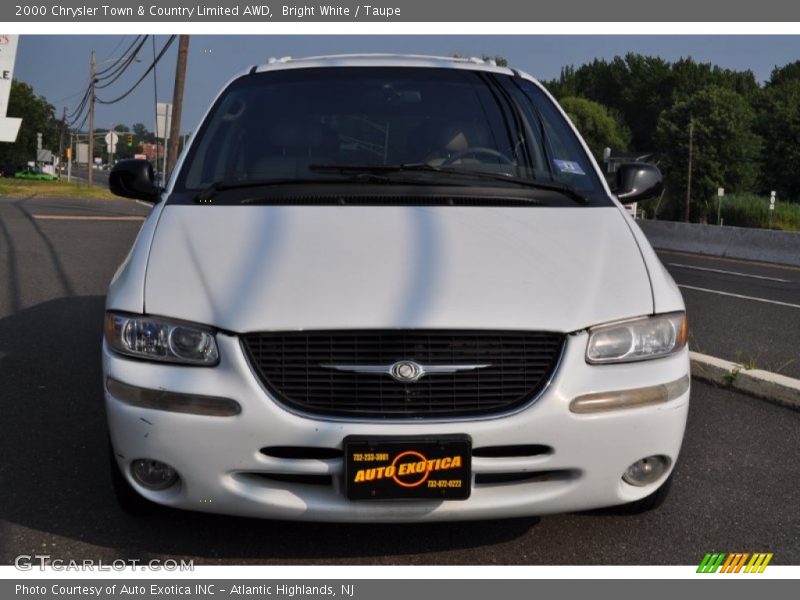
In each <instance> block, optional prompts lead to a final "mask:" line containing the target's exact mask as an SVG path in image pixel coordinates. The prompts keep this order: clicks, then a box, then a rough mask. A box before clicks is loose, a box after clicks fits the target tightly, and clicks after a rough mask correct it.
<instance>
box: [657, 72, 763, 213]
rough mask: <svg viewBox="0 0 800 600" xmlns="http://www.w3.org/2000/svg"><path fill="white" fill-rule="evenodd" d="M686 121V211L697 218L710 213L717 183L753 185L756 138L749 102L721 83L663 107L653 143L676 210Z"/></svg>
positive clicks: (738, 188)
mask: <svg viewBox="0 0 800 600" xmlns="http://www.w3.org/2000/svg"><path fill="white" fill-rule="evenodd" d="M690 122H692V123H693V124H694V136H693V150H692V187H691V199H692V206H691V210H692V218H693V219H697V218H701V217H703V216H706V215H707V214H708V213H709V212H710V207H711V204H710V201H711V200H712V199H713V198H714V197H715V195H716V194H715V192H716V189H717V187H724V188H726V189H727V190H730V191H732V192H746V191H751V190H752V189H753V186H754V184H755V181H756V175H757V172H758V157H759V152H760V138H759V137H758V135H756V134H755V133H754V131H753V127H754V124H755V111H754V110H753V108H752V106H751V105H750V104H749V103H748V102H747V100H746V99H745V98H744V97H743V96H742V95H741V94H738V93H736V92H734V91H732V90H729V89H726V88H724V87H719V86H709V87H707V88H705V89H703V90H701V91H699V92H697V93H696V94H694V95H692V96H691V97H690V98H689V99H687V100H684V101H682V102H678V103H676V104H675V105H674V106H673V107H672V108H670V109H669V110H667V111H664V113H663V114H662V115H661V117H660V119H659V121H658V128H657V139H656V141H657V145H658V147H659V148H660V149H661V151H662V152H663V158H662V162H661V164H662V167H663V171H664V174H665V176H666V179H667V192H668V194H669V195H670V198H671V199H672V200H673V206H675V207H676V210H675V212H676V213H677V214H681V211H680V210H679V209H678V208H677V207H680V206H683V202H684V198H685V195H686V184H687V171H688V156H689V129H690Z"/></svg>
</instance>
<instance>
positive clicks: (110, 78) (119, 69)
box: [95, 35, 150, 88]
mask: <svg viewBox="0 0 800 600" xmlns="http://www.w3.org/2000/svg"><path fill="white" fill-rule="evenodd" d="M148 37H150V36H147V35H146V36H144V37H143V38H142V41H141V42H140V43H139V45H138V46H136V48H134V49H133V52H131V54H130V56H128V57H127V58H126V59H125V62H123V63H122V64H120V65H119V66H118V67H117V68H116V70H114V71H113V72H109V73H108V74H107V75H106V76H105V77H98V78H95V88H106V87H108V86H110V85H111V84H112V83H114V82H115V81H116V80H117V79H119V78H120V77H121V76H122V74H123V73H125V71H127V70H128V67H130V66H131V65H132V64H133V62H134V61H135V60H136V57H137V55H138V54H139V51H140V50H141V49H142V46H144V43H145V42H146V41H147V38H148ZM106 80H108V81H106ZM101 81H102V82H103V85H97V83H99V82H101Z"/></svg>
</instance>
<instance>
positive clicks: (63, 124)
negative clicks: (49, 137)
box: [58, 106, 67, 165]
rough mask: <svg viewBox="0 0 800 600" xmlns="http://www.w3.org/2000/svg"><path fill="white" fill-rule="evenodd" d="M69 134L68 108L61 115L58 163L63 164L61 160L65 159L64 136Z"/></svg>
mask: <svg viewBox="0 0 800 600" xmlns="http://www.w3.org/2000/svg"><path fill="white" fill-rule="evenodd" d="M66 132H67V107H66V106H65V107H64V112H63V113H62V115H61V135H59V136H58V163H59V165H60V164H61V159H62V158H63V157H64V135H65V134H66Z"/></svg>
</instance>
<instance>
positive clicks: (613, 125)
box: [561, 96, 631, 160]
mask: <svg viewBox="0 0 800 600" xmlns="http://www.w3.org/2000/svg"><path fill="white" fill-rule="evenodd" d="M561 107H562V108H563V109H564V111H565V112H566V113H567V114H568V115H569V118H570V119H571V120H572V122H573V123H574V124H575V127H577V128H578V131H580V133H581V136H583V139H584V140H586V143H587V144H588V145H589V149H590V150H591V151H592V154H594V156H595V158H596V159H597V160H602V157H603V149H604V148H606V147H609V148H611V149H613V150H615V151H620V150H627V149H628V145H629V144H630V137H631V134H630V130H629V129H628V128H627V127H626V126H625V125H624V124H623V123H621V122H620V119H619V118H618V117H615V116H614V115H613V114H612V113H611V112H610V111H609V110H608V109H607V108H606V107H605V106H603V105H602V104H599V103H598V102H593V101H592V100H587V99H586V98H578V97H574V96H573V97H568V98H562V99H561Z"/></svg>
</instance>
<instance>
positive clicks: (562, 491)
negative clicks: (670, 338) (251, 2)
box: [103, 333, 689, 522]
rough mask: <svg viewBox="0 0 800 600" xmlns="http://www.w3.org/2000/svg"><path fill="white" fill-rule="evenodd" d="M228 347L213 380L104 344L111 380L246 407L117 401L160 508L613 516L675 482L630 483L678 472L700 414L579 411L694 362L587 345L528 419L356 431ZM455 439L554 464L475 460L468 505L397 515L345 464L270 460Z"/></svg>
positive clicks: (130, 453)
mask: <svg viewBox="0 0 800 600" xmlns="http://www.w3.org/2000/svg"><path fill="white" fill-rule="evenodd" d="M217 342H218V345H219V350H220V357H221V360H220V364H219V365H218V366H217V367H214V368H192V367H181V366H174V365H166V364H157V363H148V362H142V361H136V360H131V359H127V358H123V357H121V356H119V355H116V354H114V353H112V352H111V351H110V350H109V349H108V347H107V346H106V345H105V343H104V347H103V368H104V373H105V375H106V376H107V377H112V378H114V379H117V380H119V381H121V382H124V383H127V384H130V385H135V386H140V387H143V388H152V389H166V390H170V391H175V392H184V393H194V394H203V395H211V396H221V397H227V398H232V399H235V400H236V401H237V402H239V403H240V405H241V407H242V411H241V413H240V414H239V415H236V416H232V417H209V416H198V415H190V414H181V413H174V412H166V411H160V410H151V409H144V408H137V407H134V406H131V405H128V404H125V403H123V402H121V401H120V400H118V399H117V398H114V397H113V396H111V395H110V394H109V393H108V391H107V390H106V393H105V398H106V410H107V415H108V422H109V429H110V433H111V440H112V444H113V447H114V452H115V454H116V459H117V462H118V464H119V466H120V468H121V469H122V472H123V473H124V474H125V477H126V478H127V480H128V481H129V482H130V483H131V485H132V486H133V487H134V488H135V489H137V490H138V491H139V492H140V493H141V494H142V495H143V496H145V497H146V498H148V499H150V500H152V501H155V502H158V503H161V504H165V505H168V506H172V507H175V508H182V509H189V510H198V511H206V512H215V513H224V514H231V515H240V516H251V517H262V518H276V519H288V520H311V521H345V522H355V521H362V522H378V521H383V522H393V521H434V520H466V519H490V518H506V517H520V516H530V515H544V514H549V513H562V512H568V511H575V510H584V509H591V508H599V507H604V506H613V505H618V504H623V503H626V502H632V501H635V500H638V499H640V498H642V497H644V496H647V495H648V494H650V493H652V492H653V491H655V490H656V489H657V488H658V487H659V486H660V485H661V484H662V483H663V482H664V480H665V479H666V477H667V476H668V475H669V471H668V472H667V473H665V474H664V476H662V478H661V479H659V480H658V481H656V482H655V483H653V484H651V485H648V486H644V487H634V486H631V485H629V484H627V483H625V482H623V481H622V474H623V472H624V471H625V469H626V468H627V467H628V466H629V465H630V464H631V463H633V462H635V461H637V460H639V459H641V458H644V457H646V456H650V455H664V456H667V457H668V458H669V459H670V470H671V469H672V467H673V466H674V464H675V461H676V460H677V458H678V452H679V450H680V446H681V441H682V439H683V432H684V428H685V424H686V416H687V413H688V405H689V392H688V391H687V392H686V393H684V394H683V395H681V396H680V397H679V398H677V399H675V400H672V401H670V402H667V403H664V404H660V405H656V406H650V407H643V408H633V409H624V410H618V411H613V412H608V413H596V414H575V413H572V412H570V411H569V402H570V401H571V400H572V399H573V398H575V397H576V396H579V395H582V394H588V393H592V392H600V391H609V390H620V389H633V388H639V387H647V386H652V385H655V384H659V383H667V382H671V381H675V380H677V379H680V378H681V377H684V376H686V375H688V374H689V353H688V349H684V350H683V351H681V352H680V353H678V354H675V355H673V356H670V357H667V358H663V359H658V360H653V361H647V362H640V363H631V364H620V365H602V366H591V365H587V364H586V362H585V360H584V351H585V348H586V334H585V333H583V334H576V335H571V336H569V337H568V340H567V343H566V347H565V350H564V355H563V357H562V361H561V365H560V367H559V369H558V370H557V372H556V374H555V376H554V378H553V380H552V382H551V384H550V386H549V387H548V388H547V389H546V390H545V391H544V393H543V394H542V395H541V396H540V397H539V398H538V400H537V401H536V402H535V403H533V404H532V405H531V406H529V407H528V408H526V409H524V410H521V411H518V412H516V413H514V414H510V415H506V416H497V417H493V418H480V419H475V420H459V421H448V422H416V421H409V422H401V423H398V422H394V423H381V422H348V421H339V420H325V419H323V418H319V417H309V416H303V415H299V414H295V413H292V412H289V411H288V410H286V409H285V408H283V407H282V406H280V405H278V404H277V403H276V402H275V401H273V400H272V399H271V398H270V397H269V395H268V394H267V392H266V391H265V390H264V389H263V387H262V386H261V384H260V382H259V381H258V379H257V378H256V376H255V375H254V374H253V372H252V371H251V368H250V366H249V364H248V362H247V359H246V358H245V356H244V354H243V352H242V350H241V347H240V345H239V341H238V338H236V337H232V336H227V335H224V334H218V335H217ZM442 434H468V435H469V436H471V438H472V445H473V448H482V447H487V446H511V445H530V444H540V445H545V446H549V447H551V448H552V451H551V452H549V453H547V454H543V455H538V456H512V457H478V456H474V457H473V458H472V470H473V485H472V494H471V496H470V498H469V499H468V500H464V501H438V500H436V501H416V500H415V501H390V502H375V501H373V502H370V501H349V500H347V499H346V498H345V496H344V490H343V481H342V474H343V459H342V458H328V459H320V458H310V459H309V458H276V457H271V456H266V455H264V454H262V453H261V452H260V449H261V448H264V447H267V446H292V447H314V448H331V449H341V448H342V440H343V438H344V437H345V436H348V435H372V436H379V435H391V436H406V435H408V436H417V435H442ZM137 458H149V459H156V460H160V461H163V462H166V463H168V464H170V465H171V466H173V467H174V468H175V469H176V470H177V472H178V473H179V475H180V478H181V479H180V483H179V484H177V485H176V486H173V487H172V488H170V489H168V490H164V491H159V492H153V491H150V490H147V489H145V488H142V487H141V486H139V485H138V484H137V483H135V482H134V480H133V479H132V478H131V476H130V468H129V467H130V463H131V461H132V460H135V459H137ZM533 472H537V473H538V472H541V473H543V474H544V475H543V476H542V477H538V478H532V479H527V480H521V481H516V482H505V483H478V484H476V483H475V477H476V476H480V475H486V474H518V473H533ZM262 474H271V475H278V476H280V475H284V476H290V477H292V478H293V479H294V480H289V481H286V480H278V479H275V478H265V477H262V476H261V475H262ZM306 475H322V476H330V482H329V483H328V484H327V485H325V484H323V485H320V484H311V483H306V482H301V483H298V482H297V480H300V481H302V476H306ZM297 476H301V477H299V478H298V477H297ZM279 479H280V477H279ZM283 479H286V477H284V478H283Z"/></svg>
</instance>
